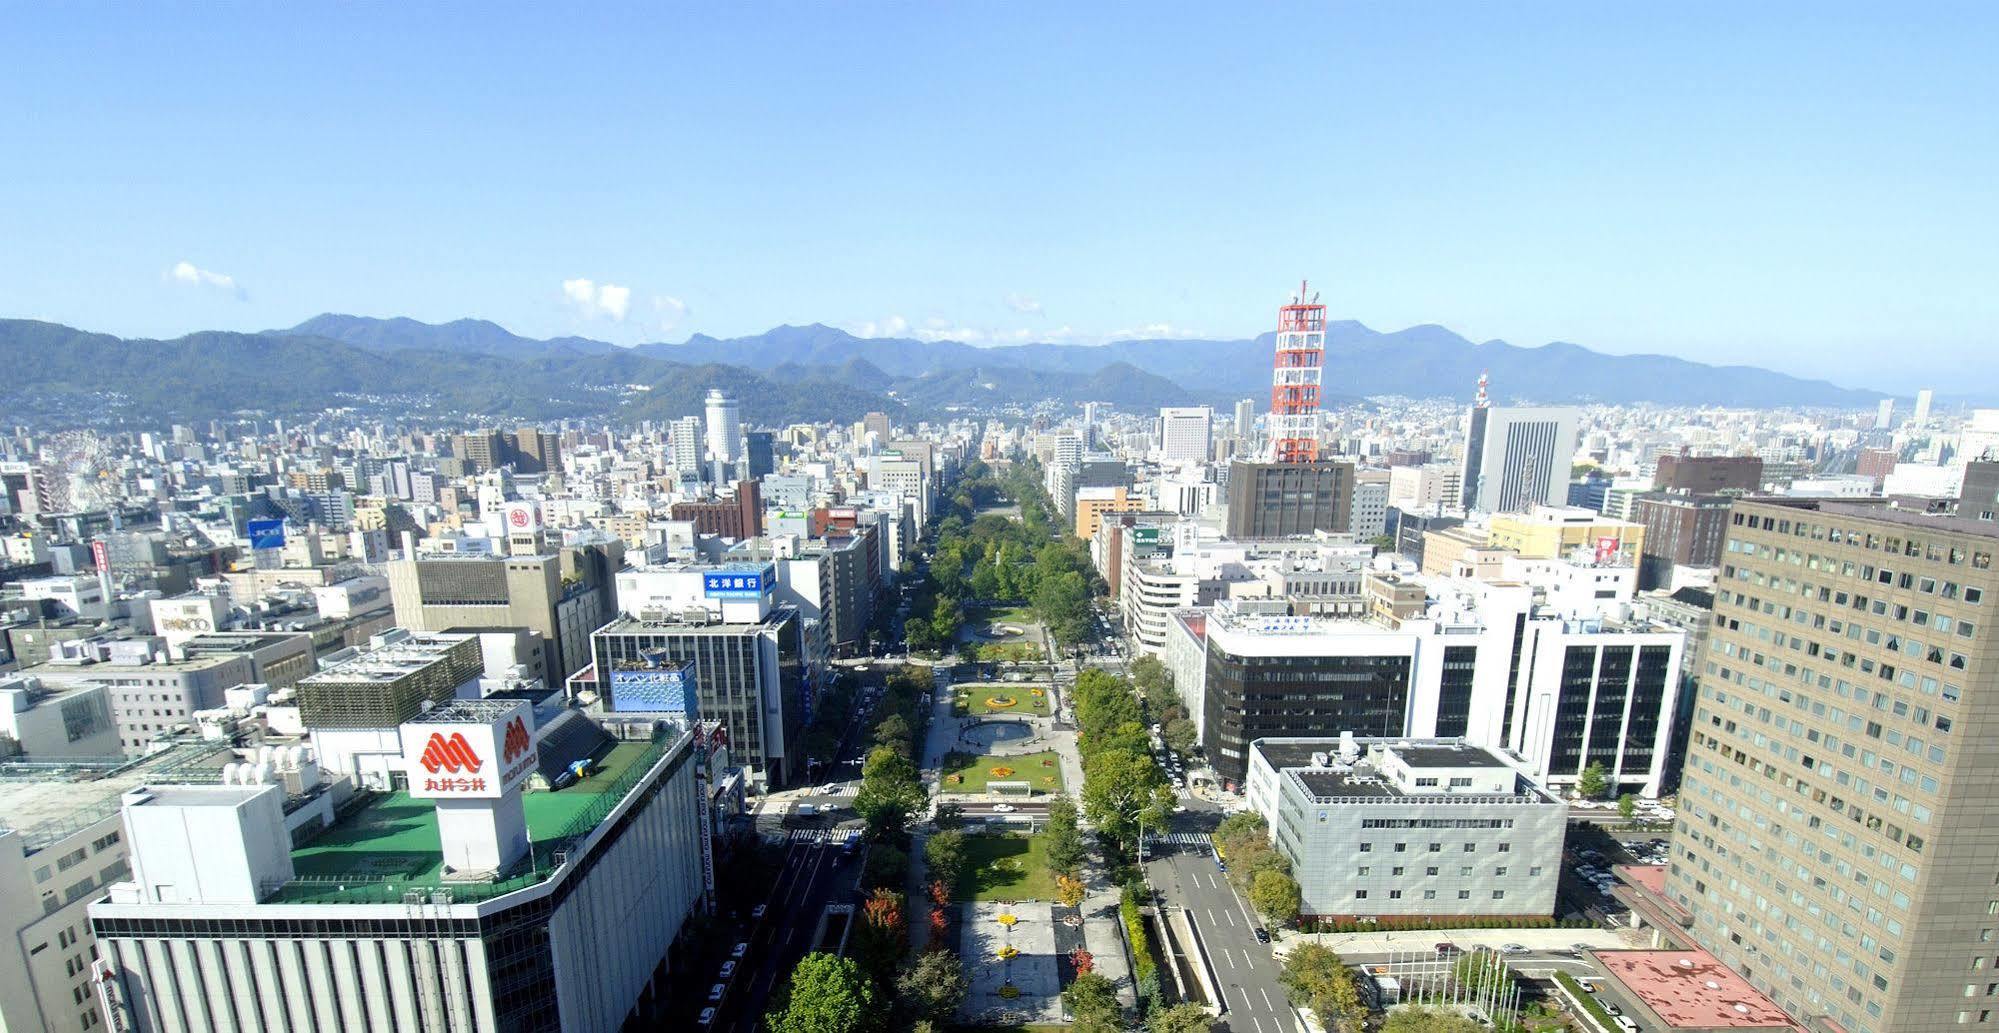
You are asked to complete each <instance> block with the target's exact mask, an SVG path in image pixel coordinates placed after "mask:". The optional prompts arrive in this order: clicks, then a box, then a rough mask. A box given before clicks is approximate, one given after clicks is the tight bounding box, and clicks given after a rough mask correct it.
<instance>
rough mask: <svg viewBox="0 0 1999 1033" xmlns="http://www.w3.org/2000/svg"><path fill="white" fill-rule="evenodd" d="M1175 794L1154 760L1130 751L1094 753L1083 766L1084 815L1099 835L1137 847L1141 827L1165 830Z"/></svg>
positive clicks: (1148, 756) (1146, 755)
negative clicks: (1141, 825) (1142, 825)
mask: <svg viewBox="0 0 1999 1033" xmlns="http://www.w3.org/2000/svg"><path fill="white" fill-rule="evenodd" d="M1172 809H1173V790H1172V788H1171V787H1169V786H1168V785H1167V784H1166V778H1165V776H1164V775H1162V774H1160V772H1159V766H1158V765H1157V764H1155V763H1153V760H1152V757H1151V756H1150V755H1148V754H1144V753H1132V752H1131V751H1129V750H1106V751H1103V752H1101V753H1092V754H1091V755H1090V757H1089V758H1088V759H1087V760H1086V761H1084V764H1083V813H1084V814H1085V815H1087V816H1088V817H1089V819H1090V823H1091V824H1093V825H1095V826H1096V827H1097V834H1098V835H1101V836H1104V837H1106V838H1107V839H1109V840H1111V841H1112V842H1114V843H1119V844H1124V845H1132V846H1135V845H1136V842H1137V839H1138V829H1139V826H1140V824H1145V825H1150V826H1152V827H1153V828H1154V829H1163V828H1164V827H1165V825H1166V815H1167V814H1169V813H1171V811H1172Z"/></svg>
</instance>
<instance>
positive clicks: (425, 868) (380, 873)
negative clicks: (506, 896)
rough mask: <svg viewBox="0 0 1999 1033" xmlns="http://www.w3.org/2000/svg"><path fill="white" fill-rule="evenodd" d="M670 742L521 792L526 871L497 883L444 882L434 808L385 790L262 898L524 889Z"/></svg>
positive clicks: (371, 899)
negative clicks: (559, 785)
mask: <svg viewBox="0 0 1999 1033" xmlns="http://www.w3.org/2000/svg"><path fill="white" fill-rule="evenodd" d="M673 742H674V740H673V739H666V740H664V741H661V742H651V743H648V742H618V743H615V744H614V745H612V746H611V747H610V748H609V749H608V750H607V751H605V752H603V753H601V754H600V755H599V756H598V757H597V768H596V770H594V771H592V772H591V773H590V774H589V775H588V776H586V777H584V778H582V779H580V780H578V781H577V782H576V784H575V785H572V786H570V787H568V788H566V789H563V790H560V791H554V792H550V791H538V790H527V791H524V792H522V794H521V809H522V811H523V812H525V814H526V817H527V826H528V839H529V840H530V841H531V842H532V843H533V851H532V853H533V859H532V863H531V864H530V865H528V871H527V873H526V874H523V875H518V876H515V877H513V878H509V879H506V880H502V881H500V882H497V883H493V882H489V883H457V882H451V881H448V880H446V879H445V878H444V870H443V869H444V845H443V842H442V840H440V839H439V838H438V834H437V806H436V805H435V804H434V803H432V802H431V801H428V800H420V799H416V798H413V797H411V796H410V795H409V794H408V793H404V792H395V793H383V794H379V795H377V796H375V797H374V798H373V799H372V800H370V801H369V802H368V803H367V804H365V805H363V806H361V807H359V808H357V809H355V810H351V811H348V812H347V813H346V814H344V815H343V816H342V817H341V818H340V820H339V821H338V822H337V823H336V824H334V825H333V826H332V827H331V828H328V829H327V830H325V831H324V832H321V833H320V834H319V835H318V836H316V837H314V838H312V839H311V840H309V841H308V842H306V843H305V845H303V846H300V847H297V848H296V849H294V850H293V851H292V868H293V871H294V872H295V873H296V878H295V879H294V880H293V881H292V882H289V883H287V884H285V886H284V887H283V888H281V889H280V890H279V891H278V892H277V894H276V895H275V896H273V897H271V898H269V899H268V901H267V903H273V904H311V903H339V902H343V901H356V902H362V903H386V902H392V901H395V900H399V899H400V898H401V895H402V894H403V893H404V892H406V891H408V890H411V889H416V888H424V889H430V888H435V887H438V886H447V887H449V888H451V889H453V890H454V891H459V892H461V894H462V895H472V896H492V895H497V894H499V893H506V892H512V891H514V890H518V889H524V888H526V887H527V886H530V885H533V884H534V883H536V882H539V881H541V879H542V878H544V877H546V875H547V874H548V873H549V872H550V871H551V870H553V869H554V867H555V865H556V860H555V856H554V855H555V854H557V853H559V852H561V851H563V850H564V849H566V848H567V847H568V846H569V845H570V844H571V843H572V842H574V840H575V839H576V838H578V837H580V836H582V835H585V834H587V833H589V832H590V831H591V830H593V829H595V828H596V827H597V824H598V823H599V822H601V821H603V819H604V816H605V815H606V814H608V813H610V810H611V808H612V807H614V806H616V804H617V802H618V801H619V800H621V799H623V798H624V796H625V794H626V793H628V792H630V791H631V788H632V786H633V784H634V783H635V782H636V781H637V779H638V778H639V777H641V776H643V775H644V774H645V772H646V771H647V770H648V769H649V768H651V767H652V765H653V764H654V763H655V762H657V761H658V760H659V758H660V757H661V756H662V755H664V753H665V752H666V750H667V749H668V748H670V747H671V746H672V745H673Z"/></svg>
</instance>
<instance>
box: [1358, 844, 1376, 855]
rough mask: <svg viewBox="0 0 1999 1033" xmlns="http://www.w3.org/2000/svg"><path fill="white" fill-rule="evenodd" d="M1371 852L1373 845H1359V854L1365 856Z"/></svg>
mask: <svg viewBox="0 0 1999 1033" xmlns="http://www.w3.org/2000/svg"><path fill="white" fill-rule="evenodd" d="M1373 851H1374V844H1373V843H1362V844H1361V845H1360V852H1361V853H1363V854H1366V853H1372V852H1373Z"/></svg>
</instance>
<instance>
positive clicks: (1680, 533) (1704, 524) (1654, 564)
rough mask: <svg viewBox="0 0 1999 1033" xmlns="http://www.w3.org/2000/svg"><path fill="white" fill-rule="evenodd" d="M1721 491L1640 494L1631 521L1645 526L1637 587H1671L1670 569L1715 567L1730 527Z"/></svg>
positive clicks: (1727, 502) (1671, 572)
mask: <svg viewBox="0 0 1999 1033" xmlns="http://www.w3.org/2000/svg"><path fill="white" fill-rule="evenodd" d="M1728 511H1729V498H1728V497H1727V496H1725V495H1671V494H1666V493H1663V492H1654V493H1651V494H1647V495H1640V496H1638V499H1637V501H1636V503H1635V504H1634V505H1633V506H1632V513H1631V515H1632V519H1633V520H1634V522H1636V523H1640V524H1643V525H1645V537H1644V541H1643V545H1642V546H1641V554H1640V558H1639V563H1638V587H1639V588H1643V589H1648V590H1649V589H1655V588H1666V587H1669V586H1670V585H1671V583H1672V580H1673V568H1674V567H1713V566H1716V565H1718V564H1719V563H1720V562H1721V542H1722V538H1723V534H1724V532H1725V531H1726V530H1727V529H1728Z"/></svg>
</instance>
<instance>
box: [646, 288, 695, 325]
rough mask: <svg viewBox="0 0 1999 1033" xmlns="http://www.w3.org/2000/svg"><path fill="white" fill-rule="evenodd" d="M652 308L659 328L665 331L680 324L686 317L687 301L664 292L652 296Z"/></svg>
mask: <svg viewBox="0 0 1999 1033" xmlns="http://www.w3.org/2000/svg"><path fill="white" fill-rule="evenodd" d="M652 310H653V312H654V313H655V314H657V315H658V316H659V329H660V332H661V333H666V332H667V331H670V330H672V329H673V328H674V327H677V326H679V325H680V322H681V320H684V319H686V318H687V303H686V302H684V301H682V300H680V299H679V298H676V297H673V296H671V295H666V294H655V295H653V296H652Z"/></svg>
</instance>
